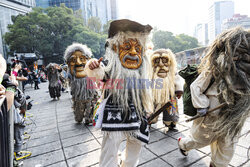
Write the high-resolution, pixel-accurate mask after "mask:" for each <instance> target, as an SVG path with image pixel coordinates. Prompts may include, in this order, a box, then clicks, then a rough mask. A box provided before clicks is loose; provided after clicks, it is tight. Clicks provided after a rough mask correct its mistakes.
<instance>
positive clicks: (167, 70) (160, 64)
mask: <svg viewBox="0 0 250 167" xmlns="http://www.w3.org/2000/svg"><path fill="white" fill-rule="evenodd" d="M151 64H152V68H153V70H152V79H153V80H159V81H162V88H161V89H156V88H155V89H153V99H154V109H155V111H157V110H159V109H160V108H161V107H162V106H163V105H164V104H166V103H167V102H169V101H170V102H171V104H172V105H171V107H169V108H166V111H164V112H163V123H164V124H165V126H166V127H167V129H166V131H168V130H173V129H174V128H175V127H176V123H177V122H178V119H179V114H178V107H177V99H176V97H177V98H180V97H181V95H182V94H183V82H184V81H182V79H181V77H180V76H179V75H178V74H177V63H176V59H175V55H174V54H173V53H172V51H171V50H169V49H159V50H156V51H154V52H153V54H152V55H151ZM157 120H158V117H156V118H155V119H154V120H153V121H152V123H156V122H157Z"/></svg>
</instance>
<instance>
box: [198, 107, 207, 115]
mask: <svg viewBox="0 0 250 167" xmlns="http://www.w3.org/2000/svg"><path fill="white" fill-rule="evenodd" d="M197 114H199V115H200V116H204V115H206V114H207V108H198V109H197Z"/></svg>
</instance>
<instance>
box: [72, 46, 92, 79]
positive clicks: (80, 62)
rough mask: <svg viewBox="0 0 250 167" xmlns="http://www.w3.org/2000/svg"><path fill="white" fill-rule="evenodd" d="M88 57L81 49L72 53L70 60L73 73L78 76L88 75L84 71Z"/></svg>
mask: <svg viewBox="0 0 250 167" xmlns="http://www.w3.org/2000/svg"><path fill="white" fill-rule="evenodd" d="M87 60H88V59H87V58H86V57H85V56H84V55H83V53H82V52H81V51H75V52H73V53H72V55H71V57H70V61H69V68H70V73H71V75H73V76H75V77H76V78H83V77H86V76H87V74H86V72H85V71H84V67H85V65H86V63H87Z"/></svg>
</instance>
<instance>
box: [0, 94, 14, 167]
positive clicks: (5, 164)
mask: <svg viewBox="0 0 250 167" xmlns="http://www.w3.org/2000/svg"><path fill="white" fill-rule="evenodd" d="M12 109H13V108H11V109H10V111H7V100H6V97H5V96H1V97H0V159H1V161H0V166H1V167H13V152H14V134H13V132H14V124H13V110H12Z"/></svg>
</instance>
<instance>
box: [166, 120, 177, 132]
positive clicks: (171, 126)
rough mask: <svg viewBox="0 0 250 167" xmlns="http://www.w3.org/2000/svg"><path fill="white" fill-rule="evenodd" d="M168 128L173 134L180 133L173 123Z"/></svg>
mask: <svg viewBox="0 0 250 167" xmlns="http://www.w3.org/2000/svg"><path fill="white" fill-rule="evenodd" d="M168 127H169V130H171V131H173V132H178V129H176V125H175V124H174V123H173V122H171V124H170V125H169V126H168Z"/></svg>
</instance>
